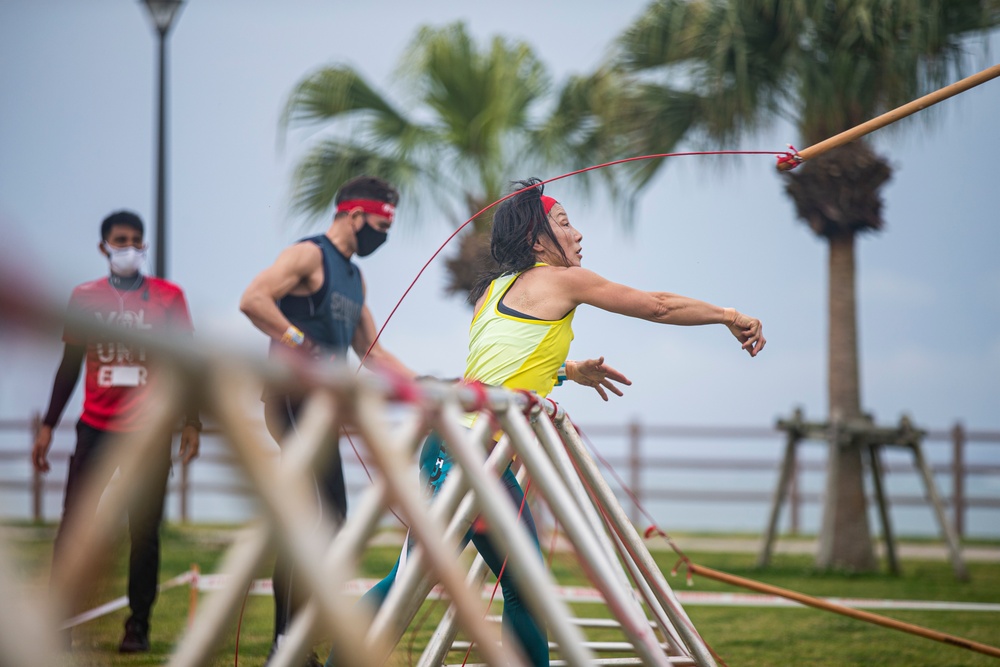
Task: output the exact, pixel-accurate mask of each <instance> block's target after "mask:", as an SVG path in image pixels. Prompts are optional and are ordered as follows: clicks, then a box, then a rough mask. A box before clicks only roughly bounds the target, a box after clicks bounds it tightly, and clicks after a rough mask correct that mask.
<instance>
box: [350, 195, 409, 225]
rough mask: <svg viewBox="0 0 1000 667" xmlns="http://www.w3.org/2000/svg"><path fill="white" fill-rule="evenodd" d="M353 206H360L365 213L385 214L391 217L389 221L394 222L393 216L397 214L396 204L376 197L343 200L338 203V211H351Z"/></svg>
mask: <svg viewBox="0 0 1000 667" xmlns="http://www.w3.org/2000/svg"><path fill="white" fill-rule="evenodd" d="M352 208H360V209H361V210H362V211H364V212H365V213H373V214H375V215H384V216H385V217H387V218H389V222H392V218H393V216H394V215H395V214H396V207H395V206H393V205H392V204H389V203H386V202H384V201H378V200H376V199H348V200H347V201H342V202H340V203H339V204H337V213H340V212H342V211H350V210H351V209H352Z"/></svg>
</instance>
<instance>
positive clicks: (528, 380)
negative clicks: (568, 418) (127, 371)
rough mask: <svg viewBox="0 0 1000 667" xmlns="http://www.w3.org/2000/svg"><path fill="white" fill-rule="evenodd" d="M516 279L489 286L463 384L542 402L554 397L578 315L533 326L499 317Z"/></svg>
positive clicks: (522, 320)
mask: <svg viewBox="0 0 1000 667" xmlns="http://www.w3.org/2000/svg"><path fill="white" fill-rule="evenodd" d="M535 266H544V264H536V265H535ZM520 275H521V274H520V273H517V274H511V275H506V276H500V277H499V278H497V279H496V280H494V281H493V282H492V283H490V286H489V289H488V291H487V292H486V300H485V301H484V302H483V306H482V308H481V309H480V310H479V312H478V313H476V315H475V317H473V318H472V325H471V326H470V328H469V356H468V358H467V359H466V362H465V379H466V380H477V381H479V382H482V383H484V384H488V385H492V386H494V387H507V388H508V389H526V390H528V391H533V392H535V393H537V394H538V395H539V396H542V397H544V396H547V395H548V394H549V392H551V391H552V387H553V386H554V385H555V383H556V374H557V373H558V371H559V367H560V366H562V365H563V363H565V361H566V357H567V356H568V355H569V345H570V342H572V340H573V327H572V323H573V315H574V314H575V313H576V309H575V308H574V309H573V310H571V311H569V313H567V314H566V315H565V316H564V317H563V318H562V319H559V320H534V319H528V318H524V317H517V316H516V315H508V314H506V313H502V312H500V310H499V308H498V306H499V304H500V300H501V299H502V298H503V295H504V294H506V293H507V290H509V289H510V287H511V285H513V284H514V281H515V280H517V278H518V276H520Z"/></svg>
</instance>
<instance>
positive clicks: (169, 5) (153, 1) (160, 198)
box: [141, 0, 182, 278]
mask: <svg viewBox="0 0 1000 667" xmlns="http://www.w3.org/2000/svg"><path fill="white" fill-rule="evenodd" d="M141 1H142V4H144V5H145V6H146V9H147V11H149V16H150V18H151V19H152V20H153V27H155V28H156V33H157V35H158V36H159V47H160V58H159V70H160V77H159V124H158V130H157V146H156V264H155V267H154V273H155V274H156V275H157V276H159V277H160V278H165V277H166V274H167V215H166V172H167V170H166V164H167V152H166V140H165V138H166V98H167V88H166V78H167V77H166V73H167V33H169V32H170V25H171V24H172V23H173V21H174V17H175V16H177V12H178V10H179V9H180V7H181V2H182V0H141Z"/></svg>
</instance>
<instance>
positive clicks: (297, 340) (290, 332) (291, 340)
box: [281, 325, 306, 348]
mask: <svg viewBox="0 0 1000 667" xmlns="http://www.w3.org/2000/svg"><path fill="white" fill-rule="evenodd" d="M305 342H306V335H305V334H304V333H302V331H301V330H299V328H298V327H295V326H291V325H289V327H288V328H287V329H285V333H283V334H281V344H282V345H286V346H288V347H291V348H296V347H302V344H303V343H305Z"/></svg>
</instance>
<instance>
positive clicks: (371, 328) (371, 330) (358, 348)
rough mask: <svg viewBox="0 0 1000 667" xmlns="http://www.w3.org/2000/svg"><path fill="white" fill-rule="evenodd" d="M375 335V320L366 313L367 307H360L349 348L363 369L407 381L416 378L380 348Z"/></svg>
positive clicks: (400, 362)
mask: <svg viewBox="0 0 1000 667" xmlns="http://www.w3.org/2000/svg"><path fill="white" fill-rule="evenodd" d="M377 335H378V329H377V328H376V327H375V319H374V318H373V317H372V314H371V313H370V312H369V311H368V306H362V307H361V318H360V319H359V320H358V326H357V328H356V329H355V330H354V340H353V341H351V347H352V348H354V352H355V353H357V355H358V358H359V359H361V360H362V363H363V364H364V365H365V368H369V369H372V370H378V369H384V370H388V371H389V372H391V373H395V374H397V375H401V376H403V377H405V378H407V379H409V380H413V379H414V378H416V377H417V374H416V373H414V372H413V371H412V370H410V368H409V367H408V366H407V365H406V364H404V363H403V362H402V361H400V360H399V359H398V358H397V357H396V355H394V354H393V353H392V352H389V350H387V349H385V348H384V347H382V344H381V343H379V342H378V341H377V340H375V336H377ZM372 343H374V345H372ZM366 355H367V356H366Z"/></svg>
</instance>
